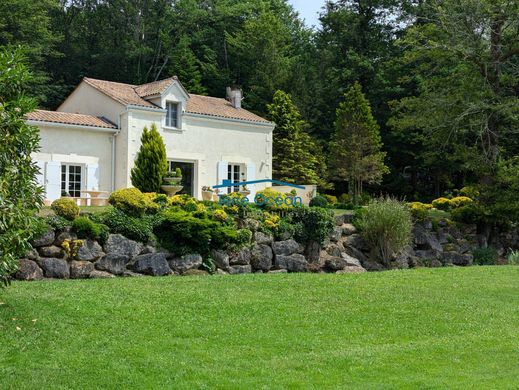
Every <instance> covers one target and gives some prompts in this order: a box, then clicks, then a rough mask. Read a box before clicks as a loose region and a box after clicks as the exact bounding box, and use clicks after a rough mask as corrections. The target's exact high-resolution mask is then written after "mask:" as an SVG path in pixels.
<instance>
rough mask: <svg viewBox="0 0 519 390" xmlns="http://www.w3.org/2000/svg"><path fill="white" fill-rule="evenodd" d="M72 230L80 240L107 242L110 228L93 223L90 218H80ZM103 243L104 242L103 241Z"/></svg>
mask: <svg viewBox="0 0 519 390" xmlns="http://www.w3.org/2000/svg"><path fill="white" fill-rule="evenodd" d="M72 229H73V230H74V231H75V232H76V233H77V236H78V238H91V239H93V240H94V239H100V238H103V239H104V240H106V238H107V235H108V227H107V226H106V225H102V224H100V223H96V222H94V221H92V220H91V219H90V218H88V217H78V218H76V219H75V220H74V222H72ZM101 241H103V240H101Z"/></svg>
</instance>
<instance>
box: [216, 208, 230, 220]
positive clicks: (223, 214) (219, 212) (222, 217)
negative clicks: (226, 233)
mask: <svg viewBox="0 0 519 390" xmlns="http://www.w3.org/2000/svg"><path fill="white" fill-rule="evenodd" d="M213 218H214V219H216V220H218V221H220V222H225V221H227V218H229V216H228V215H227V213H226V212H225V211H224V210H221V209H218V210H215V211H214V212H213Z"/></svg>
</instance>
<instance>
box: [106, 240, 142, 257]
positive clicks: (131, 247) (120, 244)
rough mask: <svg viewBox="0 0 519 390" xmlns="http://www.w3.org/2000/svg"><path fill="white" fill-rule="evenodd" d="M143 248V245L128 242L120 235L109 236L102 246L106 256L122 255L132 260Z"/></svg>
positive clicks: (131, 241)
mask: <svg viewBox="0 0 519 390" xmlns="http://www.w3.org/2000/svg"><path fill="white" fill-rule="evenodd" d="M143 247H144V245H142V244H141V243H140V242H136V241H133V240H130V239H128V238H126V237H124V236H123V235H121V234H110V235H109V236H108V240H106V243H105V245H104V250H105V253H106V254H107V255H108V254H117V255H124V256H128V257H129V258H130V259H133V258H134V257H136V256H138V255H139V253H141V251H142V248H143Z"/></svg>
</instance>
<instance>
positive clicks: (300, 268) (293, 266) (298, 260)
mask: <svg viewBox="0 0 519 390" xmlns="http://www.w3.org/2000/svg"><path fill="white" fill-rule="evenodd" d="M274 266H275V267H276V268H279V269H286V270H287V271H288V272H306V271H308V262H307V261H306V259H305V257H304V256H303V255H299V254H292V255H288V256H283V255H276V258H275V261H274Z"/></svg>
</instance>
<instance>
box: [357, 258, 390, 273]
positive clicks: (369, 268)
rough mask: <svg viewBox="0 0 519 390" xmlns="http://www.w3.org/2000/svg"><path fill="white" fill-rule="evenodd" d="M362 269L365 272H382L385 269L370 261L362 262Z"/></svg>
mask: <svg viewBox="0 0 519 390" xmlns="http://www.w3.org/2000/svg"><path fill="white" fill-rule="evenodd" d="M362 267H364V268H365V269H366V270H367V271H383V270H384V269H386V268H385V267H384V266H383V265H382V264H380V263H378V262H376V261H373V260H370V259H366V260H365V261H363V262H362Z"/></svg>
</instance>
